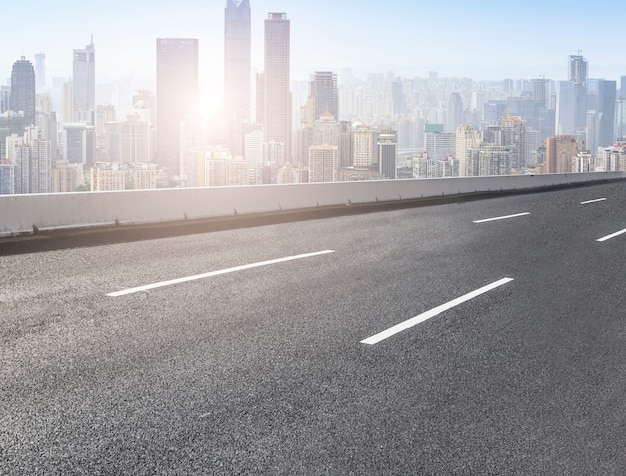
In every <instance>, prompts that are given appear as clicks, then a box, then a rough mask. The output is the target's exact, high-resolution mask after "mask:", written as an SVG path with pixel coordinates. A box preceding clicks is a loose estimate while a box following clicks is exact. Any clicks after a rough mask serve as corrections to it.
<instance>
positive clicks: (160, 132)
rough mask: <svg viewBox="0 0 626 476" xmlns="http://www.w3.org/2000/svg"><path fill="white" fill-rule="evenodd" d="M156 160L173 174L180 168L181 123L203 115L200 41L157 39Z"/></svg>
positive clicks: (177, 172) (176, 173)
mask: <svg viewBox="0 0 626 476" xmlns="http://www.w3.org/2000/svg"><path fill="white" fill-rule="evenodd" d="M156 47H157V84H156V102H157V106H156V144H157V145H156V157H157V163H158V164H159V165H160V166H161V167H163V168H165V169H167V171H168V173H169V174H170V175H178V174H179V168H180V161H181V157H180V122H181V121H187V120H196V119H197V118H198V116H199V113H200V108H199V86H198V40H197V39H191V38H157V42H156Z"/></svg>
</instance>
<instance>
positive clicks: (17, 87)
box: [9, 56, 35, 127]
mask: <svg viewBox="0 0 626 476" xmlns="http://www.w3.org/2000/svg"><path fill="white" fill-rule="evenodd" d="M9 105H10V108H11V111H15V112H20V111H22V112H23V113H24V127H29V126H32V125H34V124H35V68H34V67H33V64H32V63H31V62H30V61H28V60H27V59H26V58H25V57H24V56H22V58H21V59H20V60H18V61H16V62H15V63H13V70H12V72H11V99H10V100H9Z"/></svg>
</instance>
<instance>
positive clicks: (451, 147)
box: [424, 124, 456, 160]
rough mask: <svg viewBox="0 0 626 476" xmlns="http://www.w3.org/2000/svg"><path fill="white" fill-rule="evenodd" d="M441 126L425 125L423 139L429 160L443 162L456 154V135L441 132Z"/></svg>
mask: <svg viewBox="0 0 626 476" xmlns="http://www.w3.org/2000/svg"><path fill="white" fill-rule="evenodd" d="M441 131H443V125H442V124H426V126H425V132H424V138H425V141H426V152H427V153H428V158H429V159H435V160H444V159H446V158H447V157H448V156H449V155H454V153H455V152H456V133H455V132H441Z"/></svg>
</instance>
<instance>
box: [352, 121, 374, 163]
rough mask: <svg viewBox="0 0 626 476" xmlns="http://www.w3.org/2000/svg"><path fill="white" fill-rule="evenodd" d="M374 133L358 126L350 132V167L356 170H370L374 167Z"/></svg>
mask: <svg viewBox="0 0 626 476" xmlns="http://www.w3.org/2000/svg"><path fill="white" fill-rule="evenodd" d="M374 145H375V143H374V133H373V131H372V130H371V129H370V128H369V127H367V126H365V125H360V126H358V127H357V128H355V129H354V131H353V132H352V165H353V166H354V167H356V168H370V167H372V166H373V165H374Z"/></svg>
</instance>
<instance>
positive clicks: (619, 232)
mask: <svg viewBox="0 0 626 476" xmlns="http://www.w3.org/2000/svg"><path fill="white" fill-rule="evenodd" d="M624 233H626V228H624V229H623V230H620V231H616V232H615V233H612V234H610V235H607V236H604V237H602V238H598V239H597V240H596V241H606V240H610V239H611V238H615V237H616V236H619V235H623V234H624Z"/></svg>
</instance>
